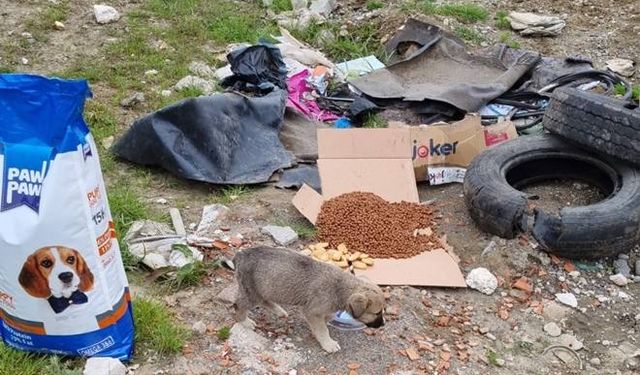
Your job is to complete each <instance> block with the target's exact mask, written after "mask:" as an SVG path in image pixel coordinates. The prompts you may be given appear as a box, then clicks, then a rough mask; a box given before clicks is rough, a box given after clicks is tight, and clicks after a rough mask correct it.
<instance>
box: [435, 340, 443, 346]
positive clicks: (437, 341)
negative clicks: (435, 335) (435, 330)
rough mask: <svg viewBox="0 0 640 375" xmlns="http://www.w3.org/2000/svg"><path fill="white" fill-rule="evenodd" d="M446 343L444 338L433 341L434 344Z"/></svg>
mask: <svg viewBox="0 0 640 375" xmlns="http://www.w3.org/2000/svg"><path fill="white" fill-rule="evenodd" d="M444 343H445V341H444V339H437V340H436V341H434V342H433V345H435V346H442V345H444Z"/></svg>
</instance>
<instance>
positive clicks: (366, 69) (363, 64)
mask: <svg viewBox="0 0 640 375" xmlns="http://www.w3.org/2000/svg"><path fill="white" fill-rule="evenodd" d="M384 67H385V66H384V64H383V63H382V62H381V61H380V60H378V58H377V57H375V56H367V57H360V58H357V59H354V60H351V61H345V62H343V63H340V64H337V65H336V69H337V70H338V71H339V72H341V73H342V75H343V76H345V77H347V78H357V77H360V76H363V75H366V74H368V73H371V72H373V71H374V70H378V69H383V68H384Z"/></svg>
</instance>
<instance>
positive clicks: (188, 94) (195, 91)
mask: <svg viewBox="0 0 640 375" xmlns="http://www.w3.org/2000/svg"><path fill="white" fill-rule="evenodd" d="M179 94H180V97H182V98H184V99H186V98H197V97H199V96H202V95H204V92H203V91H202V90H201V89H199V88H198V87H185V88H184V89H182V90H181V91H180V92H179Z"/></svg>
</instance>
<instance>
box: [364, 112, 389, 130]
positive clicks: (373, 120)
mask: <svg viewBox="0 0 640 375" xmlns="http://www.w3.org/2000/svg"><path fill="white" fill-rule="evenodd" d="M388 125H389V123H388V122H387V120H385V119H384V118H383V117H382V116H380V115H379V114H377V113H368V114H366V115H365V116H364V120H363V121H362V127H363V128H375V129H377V128H386V127H387V126H388Z"/></svg>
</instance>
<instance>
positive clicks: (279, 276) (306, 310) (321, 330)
mask: <svg viewBox="0 0 640 375" xmlns="http://www.w3.org/2000/svg"><path fill="white" fill-rule="evenodd" d="M233 267H234V269H235V278H236V281H237V283H238V295H237V298H236V303H235V304H234V308H235V310H236V320H237V321H238V322H239V323H240V324H242V325H244V326H245V327H247V328H250V329H253V328H254V326H255V323H254V322H253V321H252V320H251V319H249V318H248V317H247V312H248V311H249V310H251V309H252V308H254V307H256V306H263V307H265V308H267V309H269V310H271V311H272V312H274V313H275V314H277V315H278V316H281V317H286V316H287V315H288V314H287V312H286V311H285V310H284V309H283V308H282V307H281V306H280V305H296V306H299V307H300V308H301V310H302V312H303V314H304V316H305V318H306V320H307V323H308V324H309V328H311V332H312V333H313V335H314V336H315V338H316V339H317V340H318V342H319V343H320V345H321V346H322V348H323V349H324V350H325V351H327V352H329V353H333V352H337V351H338V350H340V345H339V344H338V343H337V342H336V341H334V340H333V339H332V338H331V337H330V336H329V330H328V328H327V324H326V323H327V321H328V320H330V319H331V318H332V317H333V315H334V314H335V312H336V311H340V310H344V311H348V312H349V314H351V316H352V317H353V318H355V319H357V320H359V321H361V322H362V323H364V324H365V325H367V326H369V327H375V328H377V327H381V326H383V325H384V318H383V310H384V295H383V293H382V290H380V288H379V287H378V286H377V285H375V284H372V283H370V282H368V281H366V280H363V279H360V278H358V277H355V276H354V275H351V274H349V273H347V272H344V271H343V270H341V269H340V268H338V267H336V266H334V265H330V264H327V263H321V262H318V261H315V260H313V259H311V258H310V257H308V256H305V255H302V254H298V253H296V252H294V251H291V250H287V249H276V248H271V247H266V246H262V247H255V248H251V249H247V250H243V251H241V252H239V253H238V254H237V255H236V256H235V258H234V259H233Z"/></svg>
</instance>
